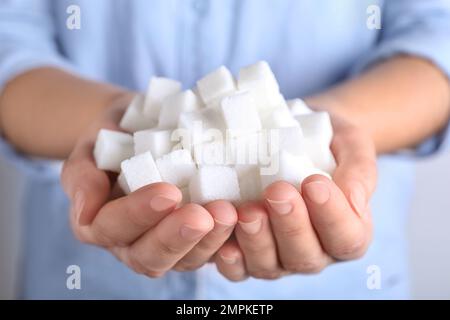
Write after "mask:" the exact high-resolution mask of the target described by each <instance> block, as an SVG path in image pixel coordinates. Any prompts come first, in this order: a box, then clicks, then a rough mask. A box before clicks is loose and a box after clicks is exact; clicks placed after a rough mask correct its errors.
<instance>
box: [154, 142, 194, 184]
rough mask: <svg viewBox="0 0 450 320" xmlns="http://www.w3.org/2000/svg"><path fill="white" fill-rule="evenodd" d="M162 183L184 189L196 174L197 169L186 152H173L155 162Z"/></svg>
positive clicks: (189, 154)
mask: <svg viewBox="0 0 450 320" xmlns="http://www.w3.org/2000/svg"><path fill="white" fill-rule="evenodd" d="M156 166H157V168H158V170H159V173H160V174H161V178H162V180H163V181H165V182H168V183H171V184H174V185H176V186H177V187H185V186H187V185H188V184H189V180H190V178H191V177H192V176H193V175H194V174H195V173H196V171H197V167H196V166H195V163H194V161H193V160H192V156H191V153H190V152H189V151H187V150H175V151H172V152H171V153H169V154H166V155H164V156H162V157H161V158H159V159H157V160H156Z"/></svg>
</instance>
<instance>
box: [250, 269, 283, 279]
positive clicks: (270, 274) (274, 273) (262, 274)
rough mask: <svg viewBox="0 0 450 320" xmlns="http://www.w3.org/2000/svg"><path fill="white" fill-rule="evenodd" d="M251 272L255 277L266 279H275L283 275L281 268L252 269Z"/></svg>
mask: <svg viewBox="0 0 450 320" xmlns="http://www.w3.org/2000/svg"><path fill="white" fill-rule="evenodd" d="M249 273H250V275H251V276H252V277H253V278H256V279H266V280H275V279H278V278H280V276H281V272H280V271H279V270H250V271H249Z"/></svg>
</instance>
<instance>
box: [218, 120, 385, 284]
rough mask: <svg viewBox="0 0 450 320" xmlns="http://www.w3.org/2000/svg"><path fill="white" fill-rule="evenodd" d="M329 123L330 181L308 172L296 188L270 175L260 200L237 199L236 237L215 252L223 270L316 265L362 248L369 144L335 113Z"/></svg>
mask: <svg viewBox="0 0 450 320" xmlns="http://www.w3.org/2000/svg"><path fill="white" fill-rule="evenodd" d="M333 127H334V132H335V135H334V138H333V141H332V145H331V149H332V151H333V154H334V155H335V158H336V161H337V168H336V170H335V172H334V174H333V181H331V180H329V179H328V178H326V177H324V176H321V175H313V176H310V177H308V178H307V179H305V181H304V182H303V184H302V185H301V186H298V187H299V189H297V188H296V187H294V186H292V185H290V184H288V183H286V182H275V183H274V184H272V185H270V186H269V187H268V188H267V189H266V190H265V193H264V201H263V202H262V203H246V204H244V205H242V206H241V207H239V208H238V216H239V224H238V226H237V227H236V231H235V235H236V237H235V239H230V240H228V241H227V242H226V243H225V244H224V246H223V247H222V248H221V249H220V250H219V251H218V253H217V254H216V255H215V262H216V263H217V266H218V269H219V271H220V272H221V273H222V274H223V275H224V276H225V277H227V278H228V279H230V280H234V281H239V280H242V279H245V278H246V277H247V276H251V277H255V278H262V279H276V278H279V277H281V276H283V275H286V274H292V273H302V274H305V273H317V272H319V271H321V270H322V269H323V268H325V267H326V266H327V265H329V264H330V263H333V262H336V261H343V260H352V259H357V258H359V257H361V256H362V255H363V254H364V253H365V251H366V250H367V247H368V245H369V243H370V240H371V236H372V222H371V216H370V210H369V208H368V203H369V199H370V196H371V195H372V193H373V191H374V189H375V184H376V153H375V148H374V145H373V142H372V140H371V138H370V137H369V136H368V135H367V134H366V133H365V132H364V131H363V130H361V129H359V128H357V127H355V126H353V125H350V124H348V123H346V122H344V121H343V120H341V119H335V118H333Z"/></svg>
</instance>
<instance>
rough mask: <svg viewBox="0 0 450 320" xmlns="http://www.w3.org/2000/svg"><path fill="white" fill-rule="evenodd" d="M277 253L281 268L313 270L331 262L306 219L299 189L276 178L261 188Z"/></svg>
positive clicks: (313, 271) (295, 270)
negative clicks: (277, 180)
mask: <svg viewBox="0 0 450 320" xmlns="http://www.w3.org/2000/svg"><path fill="white" fill-rule="evenodd" d="M264 199H265V201H264V204H265V206H266V209H267V211H268V212H269V218H270V223H271V226H272V230H273V233H274V235H275V239H276V243H277V250H278V256H279V258H280V261H281V265H282V266H283V269H285V270H287V271H290V272H293V273H316V272H319V271H321V270H322V269H323V268H325V267H326V265H327V264H329V263H330V258H329V257H328V256H327V254H326V253H325V252H324V251H323V249H322V246H321V244H320V241H319V239H318V237H317V235H316V232H315V231H314V228H313V226H312V224H311V221H310V220H309V215H308V210H307V208H306V205H305V203H304V201H303V199H302V197H301V196H300V193H299V192H298V190H297V189H296V188H295V187H294V186H292V185H291V184H289V183H287V182H282V181H280V182H275V183H273V184H272V185H270V186H269V187H267V189H266V190H265V192H264Z"/></svg>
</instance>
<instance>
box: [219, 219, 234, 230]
mask: <svg viewBox="0 0 450 320" xmlns="http://www.w3.org/2000/svg"><path fill="white" fill-rule="evenodd" d="M214 224H215V226H216V228H215V229H216V230H215V231H218V232H222V233H225V232H228V231H230V229H231V228H234V224H229V223H226V222H223V221H220V220H217V219H214Z"/></svg>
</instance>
